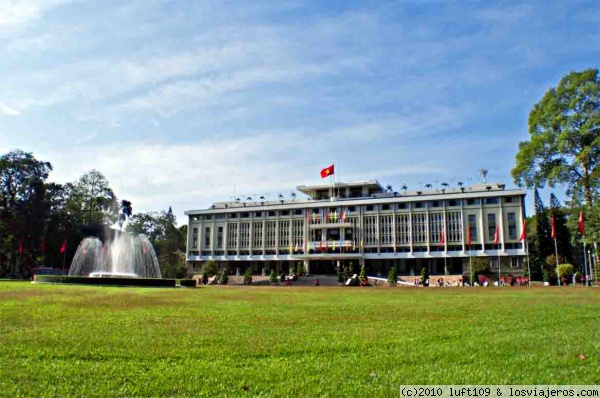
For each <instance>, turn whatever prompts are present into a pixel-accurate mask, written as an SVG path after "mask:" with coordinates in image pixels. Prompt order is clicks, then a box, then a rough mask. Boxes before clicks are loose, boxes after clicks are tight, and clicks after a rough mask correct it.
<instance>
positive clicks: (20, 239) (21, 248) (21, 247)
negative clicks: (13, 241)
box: [19, 238, 23, 253]
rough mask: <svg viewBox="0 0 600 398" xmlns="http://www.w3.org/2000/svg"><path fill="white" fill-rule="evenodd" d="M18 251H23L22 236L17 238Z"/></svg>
mask: <svg viewBox="0 0 600 398" xmlns="http://www.w3.org/2000/svg"><path fill="white" fill-rule="evenodd" d="M19 253H23V238H19Z"/></svg>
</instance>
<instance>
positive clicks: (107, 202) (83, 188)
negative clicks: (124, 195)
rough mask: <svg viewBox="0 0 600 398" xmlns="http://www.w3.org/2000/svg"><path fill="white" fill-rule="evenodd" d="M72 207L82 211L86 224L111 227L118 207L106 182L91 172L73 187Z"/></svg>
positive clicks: (93, 171)
mask: <svg viewBox="0 0 600 398" xmlns="http://www.w3.org/2000/svg"><path fill="white" fill-rule="evenodd" d="M72 200H73V202H74V206H75V207H78V208H79V209H81V210H83V212H84V214H85V216H84V217H85V219H84V222H85V223H87V224H102V225H111V224H113V223H114V222H115V221H117V219H118V212H119V205H118V202H117V198H116V196H115V193H114V192H113V190H112V189H111V188H110V186H109V183H108V180H107V179H106V177H104V175H103V174H102V173H101V172H99V171H98V170H92V171H89V172H87V173H86V174H84V175H83V176H81V177H80V178H79V180H77V182H76V183H75V184H74V187H73V197H72Z"/></svg>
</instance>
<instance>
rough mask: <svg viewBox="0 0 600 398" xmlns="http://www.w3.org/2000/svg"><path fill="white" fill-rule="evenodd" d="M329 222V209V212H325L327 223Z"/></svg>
mask: <svg viewBox="0 0 600 398" xmlns="http://www.w3.org/2000/svg"><path fill="white" fill-rule="evenodd" d="M328 222H329V210H327V213H325V223H328Z"/></svg>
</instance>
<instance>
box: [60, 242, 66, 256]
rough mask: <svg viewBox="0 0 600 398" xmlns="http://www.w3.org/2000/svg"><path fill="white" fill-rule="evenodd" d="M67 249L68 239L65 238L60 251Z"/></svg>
mask: <svg viewBox="0 0 600 398" xmlns="http://www.w3.org/2000/svg"><path fill="white" fill-rule="evenodd" d="M66 250H67V240H66V239H65V240H64V241H63V243H62V245H61V246H60V252H61V253H64V252H65V251H66Z"/></svg>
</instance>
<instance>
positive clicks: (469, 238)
mask: <svg viewBox="0 0 600 398" xmlns="http://www.w3.org/2000/svg"><path fill="white" fill-rule="evenodd" d="M467 245H469V246H471V227H467Z"/></svg>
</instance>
